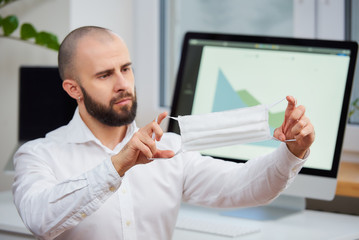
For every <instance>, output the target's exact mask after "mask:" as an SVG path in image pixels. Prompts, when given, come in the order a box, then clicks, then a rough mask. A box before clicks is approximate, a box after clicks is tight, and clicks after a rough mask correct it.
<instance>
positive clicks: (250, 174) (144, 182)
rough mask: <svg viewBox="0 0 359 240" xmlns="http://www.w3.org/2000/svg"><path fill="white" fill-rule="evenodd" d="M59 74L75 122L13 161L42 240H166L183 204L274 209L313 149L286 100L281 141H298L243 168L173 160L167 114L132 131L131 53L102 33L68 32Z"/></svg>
mask: <svg viewBox="0 0 359 240" xmlns="http://www.w3.org/2000/svg"><path fill="white" fill-rule="evenodd" d="M59 71H60V75H61V77H62V79H63V88H64V89H65V91H66V92H67V93H68V94H69V95H70V96H71V97H72V98H74V99H76V100H77V103H78V108H77V110H76V112H75V114H74V117H73V119H72V121H71V122H70V123H69V124H68V125H67V126H64V127H61V128H59V129H57V130H55V131H53V132H50V133H49V134H47V136H46V138H43V139H37V140H34V141H31V142H29V143H27V144H25V145H24V146H22V147H21V148H20V149H19V150H18V152H17V153H16V154H15V157H14V164H15V171H16V174H15V182H14V185H13V194H14V201H15V204H16V206H17V208H18V211H19V213H20V216H21V218H22V219H23V221H24V223H25V225H26V226H27V227H28V228H29V229H30V230H31V231H32V232H33V233H34V235H36V236H37V237H38V238H40V239H54V238H56V239H111V240H113V239H170V238H171V236H172V233H173V230H174V225H175V221H176V217H177V214H178V210H179V207H180V203H181V201H182V200H184V201H186V202H189V203H194V204H201V205H206V206H215V207H239V206H253V205H259V204H265V203H268V202H270V201H271V200H272V199H274V198H275V197H276V196H277V195H278V194H279V193H280V192H281V191H282V190H283V189H284V188H285V187H286V186H287V184H288V182H290V181H291V180H292V179H293V178H294V177H295V176H296V175H297V173H298V172H299V170H300V168H301V167H302V165H303V164H304V160H303V158H306V156H307V155H308V149H309V147H310V145H311V144H312V142H313V141H314V130H313V126H312V124H311V123H310V121H309V119H308V118H307V117H306V116H305V114H304V112H305V109H304V107H303V106H298V107H296V106H295V100H294V98H293V97H287V100H288V107H287V109H286V114H285V120H284V123H283V125H282V126H281V127H280V128H278V129H277V130H276V132H275V137H277V138H278V139H280V140H285V139H291V138H295V139H296V142H290V143H287V144H285V143H282V144H281V145H280V147H279V148H278V149H277V150H275V151H274V152H273V153H271V154H269V155H267V156H263V157H259V158H257V159H252V160H250V161H248V162H247V163H246V164H235V163H232V162H225V161H220V160H215V159H212V158H210V157H202V156H201V155H200V154H199V153H197V152H184V153H180V154H178V155H175V153H176V152H177V151H178V150H179V148H180V137H179V136H178V135H176V134H171V133H166V134H163V132H162V130H161V128H160V126H159V124H160V123H161V121H162V120H163V119H164V118H165V117H166V115H167V114H166V113H162V114H160V115H159V116H158V120H157V121H153V122H151V123H149V124H148V125H146V126H145V127H143V128H141V129H138V128H137V127H136V125H135V123H134V118H135V115H136V106H137V103H136V94H135V84H134V75H133V72H132V68H131V59H130V55H129V52H128V49H127V47H126V45H125V43H124V42H123V40H122V39H121V38H120V37H118V36H117V35H116V34H114V33H113V32H111V31H109V30H106V29H103V28H99V27H82V28H79V29H76V30H74V31H73V32H71V33H70V34H69V35H68V36H67V37H66V38H65V40H64V41H63V43H62V44H61V47H60V50H59ZM153 136H154V138H153ZM155 140H156V141H155ZM159 149H162V150H159ZM152 158H168V159H167V160H161V161H152V160H150V159H152Z"/></svg>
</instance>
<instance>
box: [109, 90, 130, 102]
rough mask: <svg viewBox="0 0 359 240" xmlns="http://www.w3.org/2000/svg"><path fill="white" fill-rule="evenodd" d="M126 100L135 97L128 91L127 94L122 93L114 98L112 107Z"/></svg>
mask: <svg viewBox="0 0 359 240" xmlns="http://www.w3.org/2000/svg"><path fill="white" fill-rule="evenodd" d="M124 98H131V99H134V95H133V94H132V93H130V92H128V91H126V92H120V94H119V95H118V96H116V97H114V98H112V99H111V105H113V104H115V103H116V102H118V101H120V100H122V99H124Z"/></svg>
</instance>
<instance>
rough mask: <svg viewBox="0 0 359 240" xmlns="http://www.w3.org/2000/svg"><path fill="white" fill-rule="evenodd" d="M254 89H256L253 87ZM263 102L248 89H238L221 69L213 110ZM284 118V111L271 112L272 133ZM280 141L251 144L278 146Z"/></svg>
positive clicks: (217, 110)
mask: <svg viewBox="0 0 359 240" xmlns="http://www.w3.org/2000/svg"><path fill="white" fill-rule="evenodd" d="M238 81H239V80H238ZM252 91H255V90H254V89H252ZM259 104H261V103H260V102H259V101H258V100H257V99H255V98H254V97H253V95H251V94H250V92H249V91H248V90H245V89H242V90H238V91H236V90H235V89H234V88H233V87H232V85H231V83H230V82H229V81H228V79H227V77H226V76H225V75H224V73H223V71H222V70H221V69H219V71H218V77H217V86H216V91H215V95H214V101H213V106H212V112H220V111H227V110H231V109H236V108H243V107H252V106H256V105H259ZM283 119H284V112H279V113H269V126H270V131H271V134H272V135H273V132H274V129H275V128H276V127H279V126H280V125H281V123H282V121H283ZM279 144H280V143H279V142H277V141H273V140H268V141H263V142H257V143H251V145H260V146H266V147H278V145H279Z"/></svg>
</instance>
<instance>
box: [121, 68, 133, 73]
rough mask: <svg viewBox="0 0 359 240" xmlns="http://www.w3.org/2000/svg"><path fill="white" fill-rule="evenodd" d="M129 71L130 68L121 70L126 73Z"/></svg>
mask: <svg viewBox="0 0 359 240" xmlns="http://www.w3.org/2000/svg"><path fill="white" fill-rule="evenodd" d="M130 70H131V68H130V67H125V68H124V69H122V71H123V72H128V71H130Z"/></svg>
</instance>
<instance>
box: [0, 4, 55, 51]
mask: <svg viewBox="0 0 359 240" xmlns="http://www.w3.org/2000/svg"><path fill="white" fill-rule="evenodd" d="M16 1H18V0H0V9H1V8H3V7H5V6H7V5H8V4H10V3H13V2H16ZM18 27H19V20H18V18H17V17H16V16H15V15H9V16H6V17H2V16H1V15H0V29H2V32H3V34H0V37H6V38H9V39H13V40H19V41H23V42H26V43H30V44H35V45H40V46H43V47H47V48H50V49H53V50H55V51H58V50H59V47H60V44H59V41H58V39H57V36H56V35H54V34H52V33H50V32H46V31H39V32H38V31H37V30H36V28H35V27H34V26H33V25H32V24H31V23H23V24H22V25H21V27H20V36H13V35H12V34H13V33H14V32H15V30H16V29H18Z"/></svg>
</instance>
